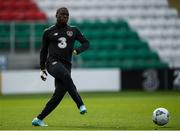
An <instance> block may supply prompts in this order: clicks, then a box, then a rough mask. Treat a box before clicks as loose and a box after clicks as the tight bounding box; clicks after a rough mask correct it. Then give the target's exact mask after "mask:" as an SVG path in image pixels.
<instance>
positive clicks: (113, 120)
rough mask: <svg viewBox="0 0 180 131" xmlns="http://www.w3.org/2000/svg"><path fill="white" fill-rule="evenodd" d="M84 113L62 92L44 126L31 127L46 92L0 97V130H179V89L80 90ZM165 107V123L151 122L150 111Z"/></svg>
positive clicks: (44, 100)
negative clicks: (98, 91)
mask: <svg viewBox="0 0 180 131" xmlns="http://www.w3.org/2000/svg"><path fill="white" fill-rule="evenodd" d="M81 95H82V97H83V99H84V102H85V104H86V107H87V109H88V113H87V114H86V115H80V114H79V111H78V109H77V108H76V105H75V104H74V102H73V101H72V99H71V98H70V97H69V96H68V95H66V96H65V98H64V99H63V101H62V102H61V104H60V105H59V106H58V107H57V108H56V109H55V110H54V111H53V112H52V113H51V114H50V115H49V116H48V117H47V118H46V119H45V120H44V121H45V123H46V124H48V125H49V126H48V127H33V126H32V125H31V121H32V119H33V118H34V117H35V116H36V115H37V114H38V113H39V112H40V111H41V109H42V108H43V107H44V105H45V103H46V102H47V101H48V99H49V97H50V95H49V94H44V95H42V94H41V95H38V94H37V95H13V96H12V95H9V96H0V129H1V130H12V129H13V130H23V129H24V130H131V129H133V130H141V129H142V130H156V129H158V130H175V129H180V92H155V93H148V92H120V93H117V92H109V93H102V92H100V93H81ZM157 107H165V108H167V109H168V110H169V112H170V121H169V123H168V124H167V125H165V126H157V125H155V124H154V123H153V122H152V119H151V117H152V112H153V110H154V109H155V108H157Z"/></svg>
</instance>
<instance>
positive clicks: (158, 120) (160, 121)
mask: <svg viewBox="0 0 180 131" xmlns="http://www.w3.org/2000/svg"><path fill="white" fill-rule="evenodd" d="M152 120H153V122H154V123H155V124H157V125H159V126H163V125H165V124H167V123H168V122H169V111H168V110H167V109H165V108H162V107H160V108H157V109H155V110H154V111H153V115H152Z"/></svg>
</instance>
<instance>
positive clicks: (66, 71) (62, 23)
mask: <svg viewBox="0 0 180 131" xmlns="http://www.w3.org/2000/svg"><path fill="white" fill-rule="evenodd" d="M68 19H69V11H68V9H67V8H66V7H62V8H59V9H58V10H57V12H56V24H55V25H53V26H51V27H49V28H48V29H46V30H45V32H44V34H43V38H42V41H43V42H42V47H41V51H40V69H41V71H40V76H41V79H42V80H43V81H45V80H46V78H47V73H46V70H47V71H48V73H49V74H50V75H52V76H53V77H54V78H55V91H54V94H53V95H52V97H51V99H50V100H49V101H48V102H47V104H46V106H45V107H44V109H43V110H42V112H41V113H40V114H39V115H38V116H37V117H36V118H34V119H33V121H32V125H34V126H47V125H46V124H45V123H44V122H43V119H44V118H45V117H46V116H47V115H48V114H49V113H51V112H52V111H53V110H54V109H55V108H56V106H57V105H58V104H59V103H60V102H61V100H62V99H63V97H64V95H65V93H66V92H68V93H69V95H70V96H71V98H72V99H73V100H74V102H75V103H76V105H77V107H78V109H79V110H80V114H85V113H87V110H86V107H85V106H84V103H83V101H82V99H81V97H80V95H79V93H78V92H77V89H76V86H75V85H74V83H73V80H72V78H71V57H72V54H73V55H78V54H80V53H82V52H83V51H85V50H87V49H88V48H89V41H88V40H87V39H86V38H85V37H84V36H83V35H82V34H81V32H80V31H79V29H78V28H77V27H71V26H69V25H68V24H67V22H68ZM76 40H78V41H79V42H80V43H81V46H80V47H79V48H74V42H75V41H76Z"/></svg>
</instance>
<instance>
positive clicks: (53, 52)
mask: <svg viewBox="0 0 180 131" xmlns="http://www.w3.org/2000/svg"><path fill="white" fill-rule="evenodd" d="M76 40H78V41H79V42H80V43H81V46H80V47H79V48H76V51H77V53H78V54H79V53H81V52H83V51H85V50H86V49H88V48H89V41H88V40H87V39H86V38H85V37H84V36H83V35H82V34H81V32H80V31H79V29H78V28H77V27H71V26H69V25H66V26H65V27H60V26H58V25H57V24H56V25H53V26H51V27H49V28H48V29H46V30H45V32H44V34H43V38H42V47H41V51H40V68H41V70H43V69H45V63H46V62H47V60H49V59H50V60H52V59H53V60H56V61H62V62H65V63H67V64H70V65H71V58H72V51H73V49H74V42H75V41H76Z"/></svg>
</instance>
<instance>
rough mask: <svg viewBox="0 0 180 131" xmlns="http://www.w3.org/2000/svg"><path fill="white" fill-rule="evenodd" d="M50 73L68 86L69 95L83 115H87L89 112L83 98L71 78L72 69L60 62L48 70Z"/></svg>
mask: <svg viewBox="0 0 180 131" xmlns="http://www.w3.org/2000/svg"><path fill="white" fill-rule="evenodd" d="M54 70H55V71H54ZM48 71H49V73H50V74H51V75H52V76H53V77H55V78H57V79H61V80H62V82H63V83H64V86H66V89H67V91H68V93H69V94H70V96H71V97H72V99H73V100H74V101H75V103H76V105H77V107H78V108H79V109H80V113H81V114H84V113H86V112H87V111H86V108H85V106H84V103H83V101H82V98H81V97H80V95H79V93H78V92H77V89H76V87H75V85H74V83H73V80H72V78H71V74H70V69H68V68H66V67H65V66H64V65H63V64H62V63H60V62H58V63H56V64H55V65H53V66H51V67H50V68H49V69H48Z"/></svg>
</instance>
